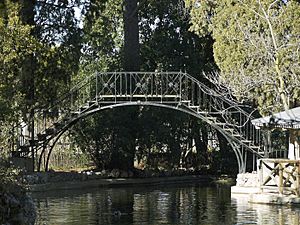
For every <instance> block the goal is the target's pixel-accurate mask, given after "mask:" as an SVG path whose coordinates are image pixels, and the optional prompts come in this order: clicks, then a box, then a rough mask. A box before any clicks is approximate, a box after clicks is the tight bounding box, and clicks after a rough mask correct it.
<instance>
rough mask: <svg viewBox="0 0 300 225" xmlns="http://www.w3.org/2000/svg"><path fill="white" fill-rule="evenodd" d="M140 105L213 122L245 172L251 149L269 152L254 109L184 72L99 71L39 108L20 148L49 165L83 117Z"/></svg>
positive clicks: (22, 153) (257, 153)
mask: <svg viewBox="0 0 300 225" xmlns="http://www.w3.org/2000/svg"><path fill="white" fill-rule="evenodd" d="M138 105H149V106H158V107H164V108H170V109H174V110H179V111H182V112H184V113H187V114H189V115H192V116H194V117H196V118H199V119H201V120H202V121H204V122H206V123H208V124H209V125H211V126H212V127H213V128H214V129H216V130H217V131H219V132H220V133H221V134H222V135H224V137H225V138H226V139H227V141H228V143H230V145H231V146H232V149H233V151H234V153H235V155H236V158H237V163H238V168H239V172H240V173H242V172H245V170H246V161H247V152H251V153H253V155H254V156H255V157H258V158H260V157H263V156H264V154H265V150H264V149H263V148H262V147H261V146H262V139H263V138H262V135H261V131H260V130H256V129H255V127H254V126H253V125H252V124H251V121H250V120H251V119H252V118H251V115H250V114H249V113H248V112H246V110H245V108H244V107H243V106H241V105H238V104H237V103H236V102H234V101H232V100H229V99H227V98H226V97H224V96H223V95H222V94H220V93H218V92H217V91H216V90H213V89H211V88H209V87H208V86H206V85H204V84H203V83H201V82H200V81H198V80H197V79H195V78H194V77H192V76H190V75H189V74H187V73H182V72H105V73H101V72H98V73H95V74H93V75H91V76H89V77H87V78H86V79H84V80H83V81H82V82H80V83H78V84H77V85H75V86H74V87H73V88H72V89H71V90H70V91H69V92H68V93H67V94H66V95H65V96H63V97H62V98H59V99H58V100H57V101H56V103H55V105H54V106H52V107H49V108H48V109H44V110H39V111H36V112H35V117H34V121H35V126H34V135H33V136H34V138H31V139H30V138H28V137H27V138H26V137H25V136H24V135H23V133H22V129H19V130H20V134H19V140H20V141H19V145H18V146H17V151H15V152H14V154H15V155H18V156H19V157H25V156H30V154H32V152H34V153H35V154H36V156H38V159H37V160H38V165H39V166H38V169H40V166H41V162H42V161H43V160H44V164H45V169H46V170H47V169H48V164H49V159H50V154H51V152H52V149H53V147H54V145H55V143H56V142H57V141H58V139H59V138H60V136H61V135H62V134H63V133H64V132H65V131H67V130H68V129H69V128H70V127H71V126H72V125H73V124H75V123H76V122H77V121H79V120H80V119H82V118H84V117H87V116H89V115H91V114H93V113H96V112H98V111H100V110H105V109H111V108H115V107H122V106H138ZM31 149H34V151H31ZM37 153H38V154H37Z"/></svg>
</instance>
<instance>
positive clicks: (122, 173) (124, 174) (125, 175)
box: [120, 170, 128, 178]
mask: <svg viewBox="0 0 300 225" xmlns="http://www.w3.org/2000/svg"><path fill="white" fill-rule="evenodd" d="M120 177H123V178H127V177H128V172H127V171H124V170H121V172H120Z"/></svg>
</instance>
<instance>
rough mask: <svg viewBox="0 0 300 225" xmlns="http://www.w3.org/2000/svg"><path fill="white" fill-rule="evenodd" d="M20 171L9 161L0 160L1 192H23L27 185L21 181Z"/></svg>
mask: <svg viewBox="0 0 300 225" xmlns="http://www.w3.org/2000/svg"><path fill="white" fill-rule="evenodd" d="M19 173H20V171H19V170H17V169H16V168H13V167H11V165H9V162H7V161H3V160H1V161H0V193H8V192H9V193H13V194H22V193H21V192H25V186H24V184H23V183H21V182H20V177H19Z"/></svg>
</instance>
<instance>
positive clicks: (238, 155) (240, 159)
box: [39, 102, 245, 173]
mask: <svg viewBox="0 0 300 225" xmlns="http://www.w3.org/2000/svg"><path fill="white" fill-rule="evenodd" d="M126 106H153V107H161V108H168V109H172V110H177V111H180V112H183V113H186V114H189V115H191V116H194V117H196V118H198V119H201V120H202V121H204V122H206V123H208V124H209V125H211V126H212V127H213V128H215V129H216V130H218V131H219V132H220V133H221V134H222V135H223V136H224V137H225V138H226V140H227V141H228V143H229V144H230V145H231V146H232V149H233V151H234V153H235V155H236V158H237V163H238V168H239V172H240V173H241V172H243V171H244V169H243V168H244V167H245V162H243V156H242V154H241V152H240V151H239V149H238V148H236V143H235V142H234V141H233V140H232V138H230V136H229V135H228V134H227V133H226V132H224V130H223V129H222V128H221V127H219V126H217V125H216V124H211V123H210V121H209V120H208V119H207V118H206V117H204V116H202V115H200V114H196V113H195V112H192V111H190V110H188V109H187V108H181V107H178V106H171V105H164V104H159V103H151V102H129V103H121V104H114V105H107V106H104V107H98V108H96V109H93V110H90V111H87V112H85V113H84V114H82V115H81V116H80V117H77V118H76V119H74V120H72V121H71V122H70V123H69V124H68V125H66V126H65V127H64V128H63V129H62V130H61V132H60V133H59V134H57V136H55V138H54V141H53V143H51V145H50V146H49V147H50V149H49V152H48V155H47V159H46V167H45V170H46V171H47V170H48V168H49V160H50V155H51V153H52V151H53V148H54V146H55V144H56V143H57V141H58V140H59V138H60V137H61V136H62V135H63V134H64V133H65V132H66V131H67V130H68V129H69V128H70V127H71V126H73V125H74V124H75V123H77V122H78V121H79V120H81V119H83V118H86V117H88V116H90V115H92V114H95V113H97V112H99V111H102V110H109V109H113V108H118V107H126ZM48 143H49V142H48ZM43 153H44V151H43ZM43 153H41V154H43ZM41 157H42V156H40V160H41ZM40 164H41V161H40V162H39V165H40ZM39 168H40V166H39Z"/></svg>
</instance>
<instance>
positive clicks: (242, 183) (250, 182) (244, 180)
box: [236, 173, 259, 187]
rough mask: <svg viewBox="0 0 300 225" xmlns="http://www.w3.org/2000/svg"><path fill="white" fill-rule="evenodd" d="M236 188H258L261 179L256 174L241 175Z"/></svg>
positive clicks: (238, 177) (237, 179) (238, 176)
mask: <svg viewBox="0 0 300 225" xmlns="http://www.w3.org/2000/svg"><path fill="white" fill-rule="evenodd" d="M236 186H238V187H258V186H259V178H258V174H256V173H240V174H238V175H237V178H236Z"/></svg>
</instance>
